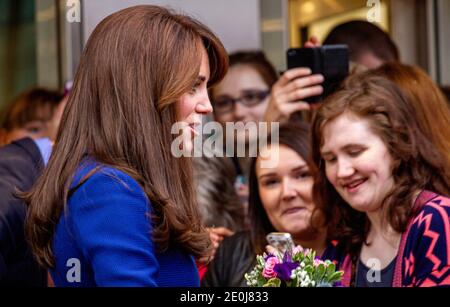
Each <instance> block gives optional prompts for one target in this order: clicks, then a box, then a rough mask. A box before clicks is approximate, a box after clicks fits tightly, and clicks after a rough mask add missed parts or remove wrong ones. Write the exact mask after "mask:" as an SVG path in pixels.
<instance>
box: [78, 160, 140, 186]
mask: <svg viewBox="0 0 450 307" xmlns="http://www.w3.org/2000/svg"><path fill="white" fill-rule="evenodd" d="M70 188H71V190H72V193H74V192H75V193H76V191H77V190H78V189H83V190H85V191H86V190H92V192H93V193H103V192H106V191H105V189H106V190H107V191H109V192H112V191H130V192H138V193H142V194H144V191H143V189H142V187H141V186H140V185H139V183H138V182H137V181H136V180H135V179H134V178H133V177H131V176H130V175H129V174H127V173H126V172H124V171H122V170H120V169H118V168H115V167H113V166H109V165H105V164H101V163H98V162H96V161H93V160H86V161H83V162H82V163H81V164H80V166H79V168H78V169H77V171H76V172H75V174H74V176H73V180H72V183H71V185H70Z"/></svg>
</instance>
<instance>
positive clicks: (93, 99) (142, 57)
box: [27, 5, 227, 287]
mask: <svg viewBox="0 0 450 307" xmlns="http://www.w3.org/2000/svg"><path fill="white" fill-rule="evenodd" d="M226 70H227V57H226V53H225V49H224V47H223V46H222V44H221V42H220V41H219V39H218V38H217V37H216V36H215V35H214V34H213V33H212V32H211V31H210V30H209V29H208V28H207V27H205V26H204V25H203V24H201V23H199V22H198V21H196V20H194V19H192V18H190V17H187V16H184V15H179V14H175V13H173V12H171V11H170V10H167V9H165V8H162V7H158V6H150V5H142V6H135V7H130V8H127V9H124V10H122V11H119V12H117V13H114V14H112V15H110V16H108V17H106V18H105V19H104V20H103V21H102V22H101V23H100V24H99V25H98V26H97V27H96V29H95V30H94V32H93V33H92V35H91V37H90V38H89V41H88V43H87V45H86V48H85V50H84V53H83V56H82V58H81V61H80V65H79V67H78V70H77V73H76V77H75V80H74V85H73V89H72V92H71V95H70V98H69V101H68V103H67V108H66V109H65V111H64V114H63V119H62V125H61V128H60V131H59V134H58V137H57V140H56V144H55V148H54V151H53V154H52V157H51V159H50V162H49V165H48V167H47V168H46V169H45V171H44V174H43V176H42V177H41V178H40V179H39V181H38V182H37V184H36V186H35V188H34V189H33V190H32V191H31V192H30V193H29V195H28V197H27V200H28V203H29V204H30V207H29V214H28V219H27V236H28V239H29V241H30V243H31V247H32V249H33V252H34V254H35V256H36V258H37V260H38V261H39V262H40V264H42V265H43V266H44V267H47V268H50V269H51V275H52V277H53V280H54V282H55V285H56V286H77V287H80V286H87V287H94V286H197V285H199V277H198V271H197V268H196V266H195V262H194V260H195V258H201V257H202V256H204V255H208V254H209V249H210V247H211V242H210V240H209V234H208V233H207V232H206V230H205V229H204V227H203V226H202V224H201V221H200V218H199V214H198V210H197V204H196V202H195V198H194V190H193V188H192V175H191V164H190V160H189V159H187V158H184V157H182V158H175V157H174V156H173V155H172V154H171V151H170V148H171V143H172V142H173V138H174V137H173V136H172V134H171V127H172V125H173V124H174V123H175V122H178V121H182V122H184V123H185V124H187V127H188V128H187V129H189V130H190V129H191V127H192V125H195V124H196V123H197V122H198V121H199V120H200V117H201V116H202V115H203V114H206V113H208V112H211V105H210V102H209V100H208V95H207V90H206V87H207V85H208V84H214V83H216V82H218V81H220V80H221V79H222V77H223V76H224V74H225V72H226ZM186 146H188V145H186ZM74 259H75V260H77V263H79V264H80V266H79V268H80V270H79V274H78V275H79V277H80V278H77V279H76V280H75V281H74V280H73V279H68V276H70V274H68V273H69V272H68V271H69V269H70V266H68V264H69V263H72V262H73V260H74Z"/></svg>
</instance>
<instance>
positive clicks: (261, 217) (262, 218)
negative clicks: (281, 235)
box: [248, 122, 316, 254]
mask: <svg viewBox="0 0 450 307" xmlns="http://www.w3.org/2000/svg"><path fill="white" fill-rule="evenodd" d="M270 139H271V137H269V141H268V142H267V144H271V142H270ZM278 144H279V145H284V146H287V147H289V148H290V149H292V150H294V151H295V152H296V153H297V154H298V155H299V156H300V157H302V159H303V160H305V162H306V164H307V165H308V167H309V168H310V171H311V172H312V173H314V172H315V169H316V168H315V165H314V162H313V160H312V158H311V152H310V148H311V142H310V130H309V125H308V124H306V123H303V122H289V123H286V124H284V125H282V126H280V129H279V143H278ZM258 155H259V154H258ZM257 160H258V157H256V158H253V159H252V160H251V164H250V174H249V201H248V219H249V224H250V239H251V243H252V247H253V250H254V252H255V253H256V254H262V253H263V252H264V251H265V246H266V245H267V240H266V235H267V234H268V233H270V232H272V231H276V230H275V229H274V227H273V225H272V223H271V222H270V220H269V217H268V216H267V213H266V210H264V206H263V204H262V201H261V198H260V196H259V188H258V179H257V177H256V162H257Z"/></svg>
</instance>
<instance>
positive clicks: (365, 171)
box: [313, 71, 450, 287]
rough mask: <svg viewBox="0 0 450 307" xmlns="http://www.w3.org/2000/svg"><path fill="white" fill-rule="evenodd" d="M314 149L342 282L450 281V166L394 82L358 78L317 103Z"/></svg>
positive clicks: (368, 75)
mask: <svg viewBox="0 0 450 307" xmlns="http://www.w3.org/2000/svg"><path fill="white" fill-rule="evenodd" d="M313 156H314V160H315V164H316V165H317V166H318V168H319V170H318V173H317V175H316V178H315V183H314V188H313V195H314V201H315V202H316V205H317V213H320V216H323V217H324V225H326V226H327V227H328V241H329V242H332V241H334V244H330V246H329V248H327V250H326V251H325V253H324V255H323V258H325V259H332V260H335V261H336V263H337V267H338V269H342V270H344V272H345V274H344V276H343V284H344V286H350V285H353V286H363V287H364V286H366V287H373V286H384V287H390V286H436V285H437V286H442V285H450V260H449V259H450V233H449V229H450V219H449V216H450V198H449V195H450V165H449V163H448V160H447V159H446V158H445V157H444V155H443V154H442V152H440V151H439V149H438V148H437V146H436V145H435V144H434V143H433V142H431V141H430V140H429V138H427V136H425V134H424V133H423V132H422V131H421V129H420V128H419V125H418V120H417V117H416V114H415V110H414V108H413V107H412V104H411V102H410V101H408V99H407V97H406V96H405V95H404V94H403V93H402V91H401V90H400V89H399V88H398V87H397V86H396V85H395V83H393V82H392V81H390V80H388V79H387V78H384V77H380V76H379V75H377V74H376V73H373V72H370V71H369V72H365V73H362V74H357V75H354V76H351V77H350V78H349V79H348V80H347V81H346V82H345V83H344V85H343V87H342V89H341V90H339V91H338V92H336V93H335V94H333V95H332V96H330V97H329V98H328V99H327V100H326V101H325V102H324V103H323V105H322V106H321V108H320V109H319V110H318V113H317V116H316V118H315V120H314V124H313Z"/></svg>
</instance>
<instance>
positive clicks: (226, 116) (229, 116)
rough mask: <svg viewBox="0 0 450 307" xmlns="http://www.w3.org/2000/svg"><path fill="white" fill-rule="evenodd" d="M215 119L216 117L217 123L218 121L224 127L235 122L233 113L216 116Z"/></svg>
mask: <svg viewBox="0 0 450 307" xmlns="http://www.w3.org/2000/svg"><path fill="white" fill-rule="evenodd" d="M214 117H215V119H216V121H218V122H219V123H220V124H222V125H224V124H226V123H228V122H234V117H233V113H232V112H230V113H228V114H223V115H216V114H214Z"/></svg>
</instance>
